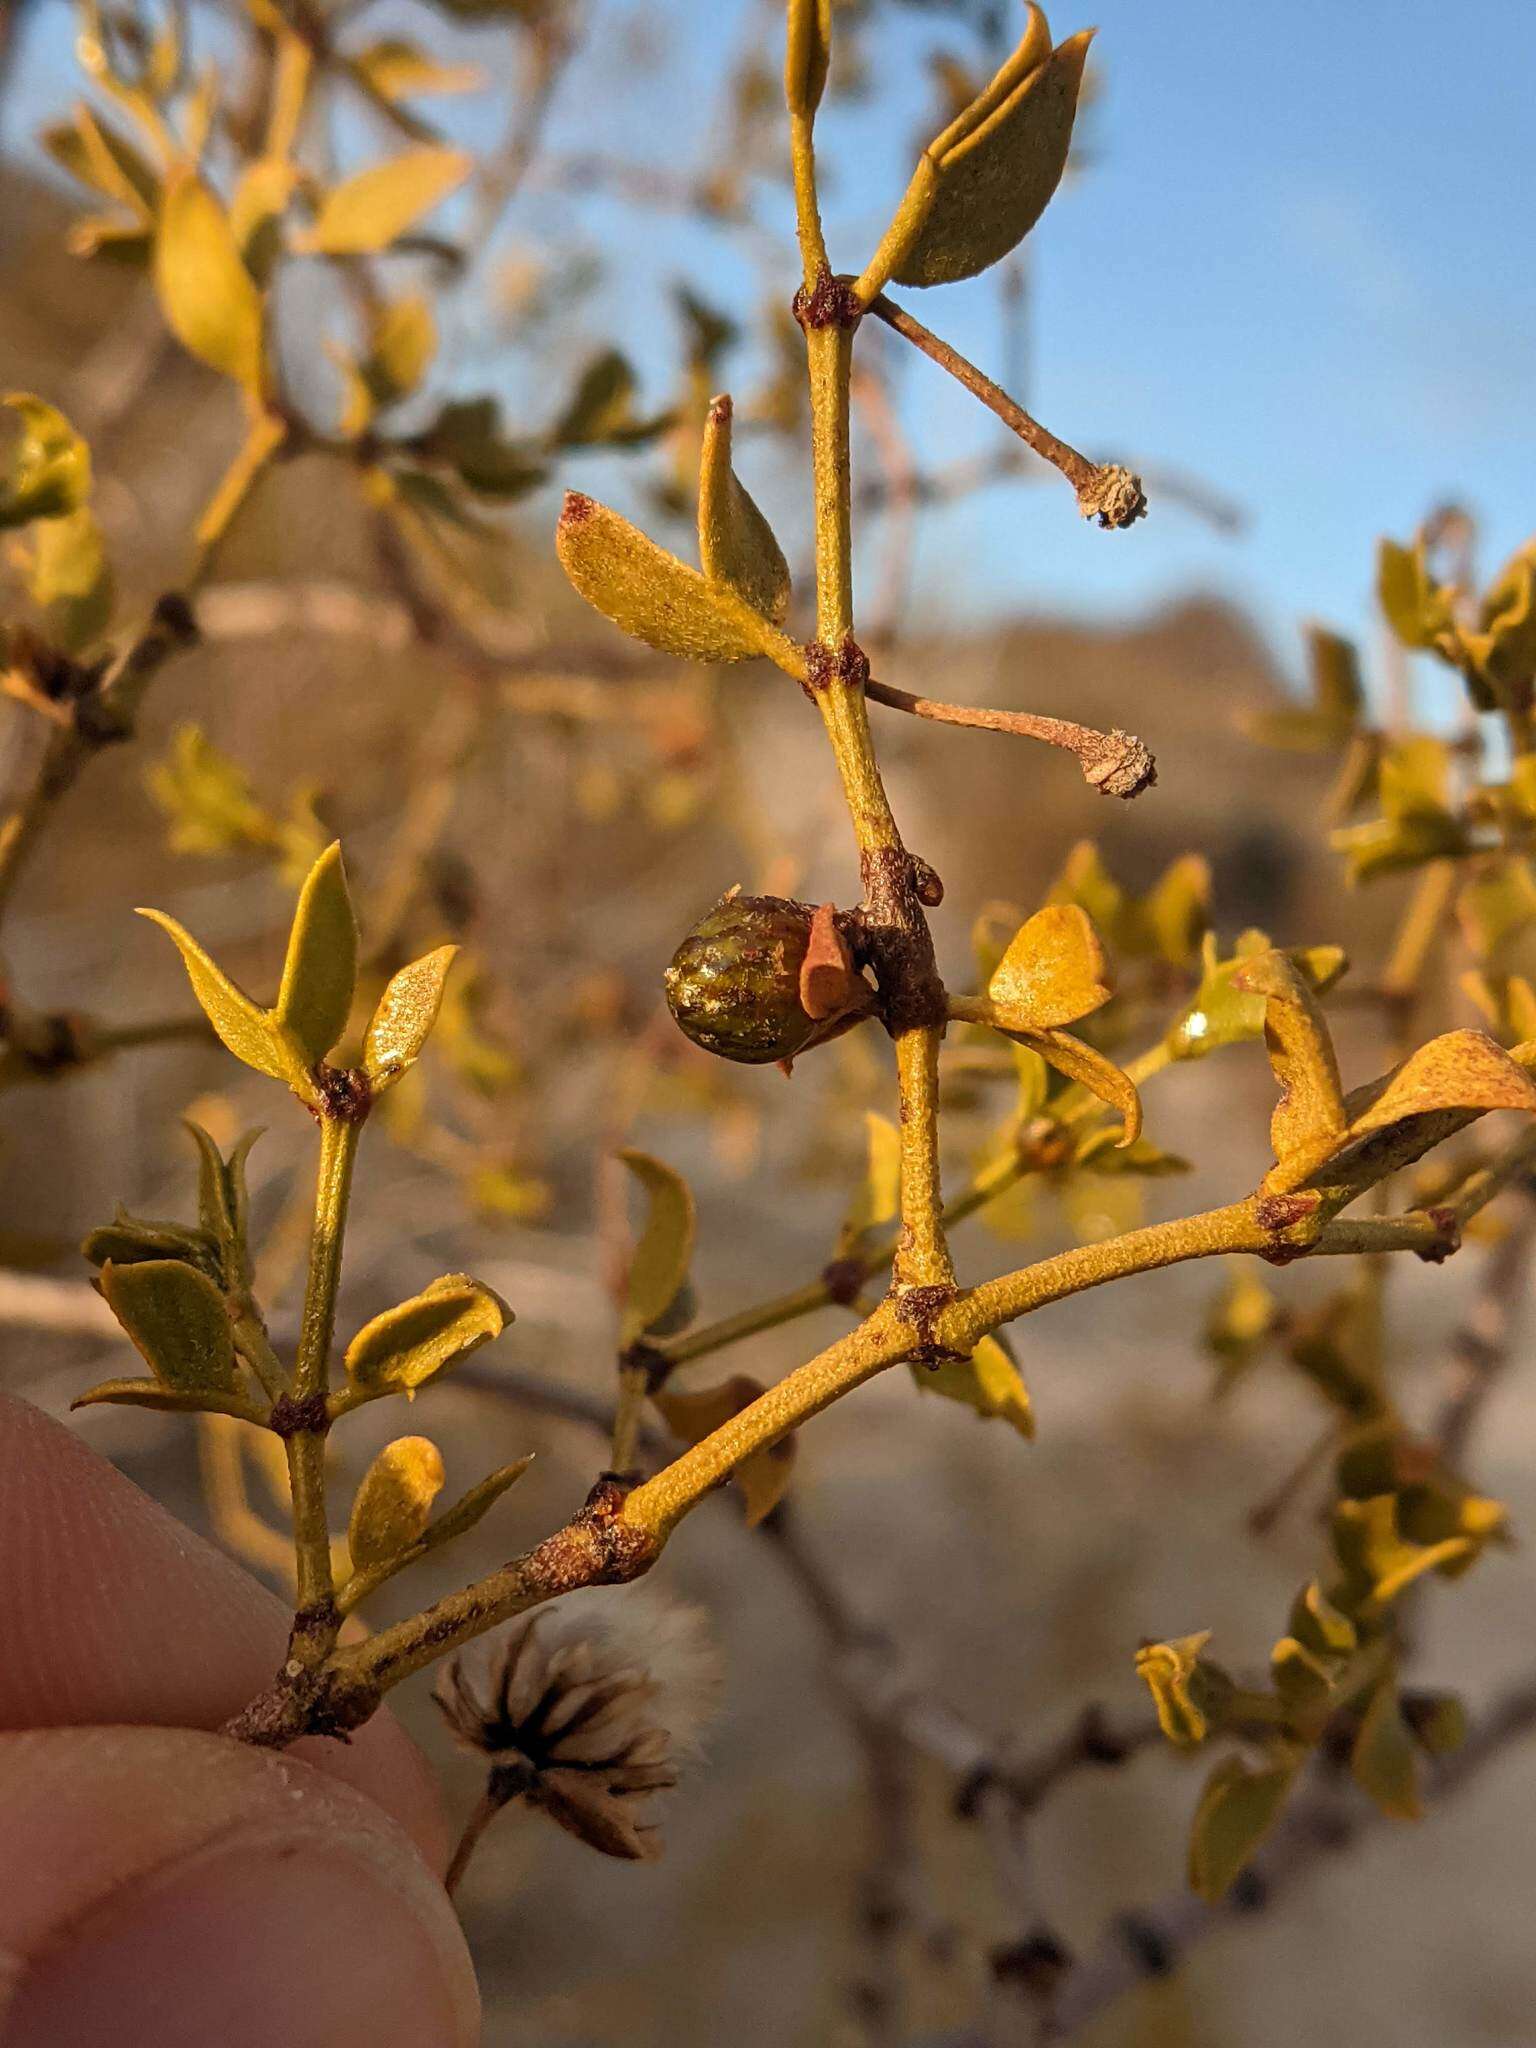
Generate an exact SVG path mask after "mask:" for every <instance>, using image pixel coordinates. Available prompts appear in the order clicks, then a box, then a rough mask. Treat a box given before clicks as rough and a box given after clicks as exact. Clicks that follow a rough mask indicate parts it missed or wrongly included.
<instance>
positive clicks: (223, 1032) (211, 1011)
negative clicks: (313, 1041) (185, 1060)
mask: <svg viewBox="0 0 1536 2048" xmlns="http://www.w3.org/2000/svg"><path fill="white" fill-rule="evenodd" d="M139 916H140V917H147V918H149V919H150V921H151V922H152V923H154V924H157V925H159V927H160V929H161V930H162V931H163V932H166V933H168V934H169V936H170V938H171V939H172V940H173V942H174V943H175V945H176V948H177V950H178V951H179V953H180V954H181V958H182V964H183V965H184V966H185V968H186V970H187V978H188V980H189V981H190V982H191V984H192V993H193V995H195V996H196V997H197V1000H198V1002H199V1003H200V1004H201V1005H202V1008H203V1014H204V1015H205V1016H206V1017H207V1019H208V1022H209V1023H210V1024H211V1025H212V1026H213V1028H214V1030H215V1031H216V1032H217V1033H218V1035H219V1037H220V1038H221V1039H222V1040H223V1042H224V1044H225V1045H226V1046H227V1047H228V1049H229V1050H230V1051H231V1052H232V1053H233V1054H234V1056H235V1058H236V1059H237V1060H243V1061H244V1063H245V1065H246V1066H248V1067H254V1068H255V1069H256V1071H257V1073H258V1074H270V1075H271V1076H272V1078H273V1080H275V1081H286V1082H287V1083H288V1085H289V1087H290V1088H297V1089H299V1090H300V1092H303V1091H305V1090H306V1089H307V1087H308V1075H307V1071H306V1064H305V1061H304V1060H303V1058H302V1057H301V1055H300V1053H299V1050H298V1048H297V1046H296V1045H295V1044H294V1043H293V1041H292V1040H291V1039H290V1038H289V1037H288V1036H287V1034H286V1033H285V1032H284V1031H282V1030H281V1029H280V1028H279V1026H278V1024H277V1020H276V1019H275V1018H274V1017H273V1016H272V1014H271V1012H270V1011H268V1010H263V1009H262V1008H261V1006H260V1005H259V1004H257V1003H253V1002H252V1001H251V999H250V997H249V996H248V995H246V994H245V993H244V992H243V991H242V990H241V989H238V988H236V986H235V984H234V983H233V982H232V981H231V980H230V979H229V976H228V975H227V974H225V972H224V970H223V969H222V968H221V967H218V966H216V965H215V964H214V962H213V961H212V960H211V959H210V958H209V957H208V955H207V954H206V953H205V952H204V951H203V949H202V947H201V946H200V945H199V944H198V943H197V941H196V939H194V938H193V936H192V934H191V933H190V932H189V931H187V930H186V929H185V928H184V927H183V926H181V925H179V924H178V923H177V922H176V920H175V918H174V917H167V916H166V914H165V912H164V911H162V910H140V912H139Z"/></svg>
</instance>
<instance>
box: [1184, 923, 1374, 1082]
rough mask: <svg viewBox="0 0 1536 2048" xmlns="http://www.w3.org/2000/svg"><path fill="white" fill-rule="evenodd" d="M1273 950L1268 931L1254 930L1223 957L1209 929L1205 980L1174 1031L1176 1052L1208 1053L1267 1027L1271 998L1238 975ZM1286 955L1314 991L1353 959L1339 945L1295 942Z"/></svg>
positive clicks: (1198, 1055) (1204, 952)
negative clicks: (1246, 984) (1243, 983)
mask: <svg viewBox="0 0 1536 2048" xmlns="http://www.w3.org/2000/svg"><path fill="white" fill-rule="evenodd" d="M1270 950H1271V948H1270V943H1269V940H1268V939H1267V938H1266V937H1265V935H1264V933H1263V932H1260V931H1248V932H1244V933H1243V934H1242V936H1241V937H1240V938H1239V939H1238V941H1237V944H1236V946H1235V948H1234V950H1233V954H1232V957H1231V958H1230V959H1228V960H1222V959H1220V958H1219V957H1218V953H1217V947H1216V939H1215V935H1214V933H1211V932H1207V934H1206V936H1205V939H1204V942H1203V945H1202V948H1201V963H1202V972H1201V978H1200V986H1199V988H1198V989H1197V990H1196V991H1195V994H1194V997H1193V999H1192V1000H1191V1001H1190V1002H1189V1004H1188V1005H1187V1006H1186V1007H1185V1009H1184V1010H1183V1011H1182V1012H1181V1013H1180V1014H1179V1016H1178V1017H1177V1018H1176V1019H1175V1020H1174V1022H1173V1024H1172V1026H1171V1027H1170V1029H1169V1032H1168V1038H1167V1045H1168V1050H1169V1053H1170V1055H1171V1057H1172V1058H1174V1059H1176V1060H1193V1059H1203V1058H1204V1056H1205V1055H1206V1054H1207V1053H1209V1052H1215V1051H1216V1050H1217V1049H1218V1048H1219V1047H1221V1046H1225V1045H1236V1044H1238V1043H1240V1042H1241V1041H1242V1040H1244V1039H1247V1038H1257V1037H1258V1036H1259V1034H1260V1032H1261V1031H1262V1030H1263V1029H1264V1015H1265V1010H1266V1008H1267V1004H1266V1000H1265V998H1264V997H1263V996H1262V995H1261V994H1259V993H1258V992H1257V991H1250V990H1248V989H1245V988H1243V987H1242V986H1241V985H1240V983H1239V982H1238V980H1237V976H1238V973H1239V971H1240V970H1241V968H1242V966H1243V964H1244V962H1245V961H1248V960H1251V959H1254V958H1255V957H1256V956H1257V955H1258V954H1261V953H1267V952H1269V951H1270ZM1285 957H1286V958H1287V960H1289V961H1290V963H1291V965H1292V967H1294V968H1295V970H1296V972H1297V973H1298V974H1299V975H1300V976H1301V978H1302V980H1303V981H1304V982H1305V983H1306V985H1307V987H1308V988H1310V989H1311V990H1312V992H1313V994H1314V995H1321V994H1323V993H1324V992H1325V991H1326V990H1328V989H1330V988H1331V987H1332V986H1333V984H1334V983H1335V982H1336V981H1337V980H1338V978H1339V976H1340V975H1341V974H1342V973H1343V972H1344V970H1345V968H1346V967H1347V966H1348V964H1349V963H1348V961H1347V960H1346V958H1345V956H1344V953H1343V951H1342V950H1341V948H1339V947H1338V946H1291V947H1288V948H1287V949H1286V954H1285Z"/></svg>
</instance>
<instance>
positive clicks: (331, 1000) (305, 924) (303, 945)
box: [274, 840, 357, 1067]
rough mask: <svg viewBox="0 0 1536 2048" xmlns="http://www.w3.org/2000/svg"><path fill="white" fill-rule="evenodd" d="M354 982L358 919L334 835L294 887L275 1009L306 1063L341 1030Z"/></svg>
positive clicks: (323, 1052)
mask: <svg viewBox="0 0 1536 2048" xmlns="http://www.w3.org/2000/svg"><path fill="white" fill-rule="evenodd" d="M356 986H357V918H356V916H355V915H354V914H353V910H352V898H351V895H350V893H349V892H348V889H347V871H346V868H345V867H344V866H343V864H342V858H341V845H340V842H339V841H334V840H333V841H332V843H331V844H330V845H329V846H328V847H327V848H326V849H325V851H324V853H322V854H321V856H320V858H319V859H318V860H317V861H316V862H315V864H314V866H313V867H312V868H311V869H310V871H309V874H308V875H307V877H306V878H305V882H304V886H303V888H302V889H301V890H300V891H299V901H298V907H297V908H296V909H295V911H294V913H293V925H292V928H291V930H290V931H289V934H288V957H287V959H286V960H285V961H284V962H283V980H282V986H281V987H280V988H279V990H278V992H277V1007H276V1010H275V1011H274V1016H275V1019H276V1022H277V1025H278V1027H279V1029H280V1030H282V1031H283V1032H284V1033H285V1034H286V1035H287V1036H288V1037H289V1039H291V1041H292V1042H293V1044H294V1045H296V1046H297V1047H298V1050H299V1053H300V1056H301V1057H302V1059H303V1062H304V1064H305V1066H306V1067H313V1066H317V1065H318V1064H319V1062H320V1061H321V1060H323V1059H324V1058H325V1055H326V1054H327V1053H328V1052H329V1051H330V1049H331V1047H332V1046H333V1045H334V1044H335V1043H336V1041H337V1039H338V1038H340V1036H341V1034H342V1032H343V1031H345V1030H346V1028H347V1017H348V1015H349V1013H350V1012H351V1008H352V994H353V990H354V989H355V988H356Z"/></svg>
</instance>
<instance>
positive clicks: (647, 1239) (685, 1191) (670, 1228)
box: [619, 1150, 693, 1346]
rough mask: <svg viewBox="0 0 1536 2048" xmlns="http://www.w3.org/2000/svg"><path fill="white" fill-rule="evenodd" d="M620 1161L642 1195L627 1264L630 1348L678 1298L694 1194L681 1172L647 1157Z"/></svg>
mask: <svg viewBox="0 0 1536 2048" xmlns="http://www.w3.org/2000/svg"><path fill="white" fill-rule="evenodd" d="M619 1157H620V1158H621V1159H622V1160H623V1162H624V1164H625V1165H626V1166H627V1167H628V1168H629V1170H630V1172H631V1173H632V1174H633V1175H634V1176H635V1178H636V1180H638V1181H639V1183H640V1185H641V1187H642V1188H643V1189H644V1190H645V1224H644V1227H643V1228H642V1230H641V1232H640V1240H639V1243H638V1244H637V1245H636V1246H635V1251H634V1256H633V1258H632V1259H631V1260H630V1262H629V1274H628V1277H627V1279H626V1281H625V1284H624V1309H623V1314H622V1316H621V1318H620V1323H619V1343H620V1345H621V1346H624V1345H629V1344H633V1343H634V1342H635V1341H636V1339H637V1338H639V1337H642V1336H644V1334H645V1332H646V1331H647V1330H649V1329H650V1328H651V1327H652V1326H653V1324H655V1323H658V1322H660V1320H661V1319H662V1317H663V1316H664V1315H665V1314H666V1312H667V1310H668V1309H669V1308H670V1307H671V1306H672V1304H673V1302H674V1301H675V1300H676V1299H677V1297H678V1295H679V1294H680V1293H681V1291H682V1288H683V1285H684V1282H685V1281H686V1280H687V1278H688V1266H689V1262H690V1260H691V1259H692V1257H693V1193H692V1190H691V1189H690V1188H689V1186H688V1183H687V1181H685V1180H684V1179H683V1177H682V1175H681V1174H680V1173H677V1172H674V1170H673V1169H672V1168H671V1167H670V1166H665V1165H663V1163H662V1162H661V1160H659V1159H653V1158H652V1157H651V1155H650V1154H649V1153H648V1152H636V1151H633V1150H626V1151H623V1152H620V1154H619Z"/></svg>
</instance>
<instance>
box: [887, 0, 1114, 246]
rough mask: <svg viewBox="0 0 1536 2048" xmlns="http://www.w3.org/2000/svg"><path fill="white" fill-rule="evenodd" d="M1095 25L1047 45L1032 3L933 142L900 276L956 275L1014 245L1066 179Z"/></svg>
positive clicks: (917, 189) (911, 203) (920, 177)
mask: <svg viewBox="0 0 1536 2048" xmlns="http://www.w3.org/2000/svg"><path fill="white" fill-rule="evenodd" d="M1092 40H1093V30H1092V29H1085V30H1082V31H1081V32H1080V33H1079V34H1077V35H1075V36H1071V37H1069V38H1068V39H1067V41H1066V42H1064V43H1062V44H1061V45H1060V46H1059V47H1058V48H1057V49H1055V50H1052V49H1051V47H1050V30H1049V29H1048V27H1047V26H1046V21H1045V16H1044V15H1043V14H1042V13H1041V11H1040V9H1039V8H1038V7H1035V6H1033V5H1032V6H1031V7H1030V10H1029V26H1028V28H1027V29H1026V31H1025V34H1024V39H1023V41H1022V42H1021V43H1020V44H1019V46H1018V48H1017V49H1016V50H1015V51H1014V53H1013V55H1012V57H1010V58H1009V60H1008V62H1007V63H1006V64H1005V65H1004V66H1003V68H1002V69H1001V70H1000V71H999V72H998V73H997V75H996V77H995V78H994V79H993V80H992V82H991V84H990V85H989V86H987V88H986V89H985V91H983V92H982V93H980V94H979V95H978V96H977V98H976V99H974V100H973V101H972V102H971V104H970V106H968V107H967V108H966V109H965V110H964V112H963V113H961V114H960V115H958V116H957V117H956V119H955V120H953V121H952V122H951V123H950V125H949V126H948V127H947V128H946V129H945V130H944V131H943V133H942V134H941V135H939V136H937V137H936V138H935V139H934V141H933V142H931V143H930V144H929V146H928V148H927V150H926V151H925V152H924V155H923V159H922V161H921V163H920V164H919V166H918V171H917V173H916V174H915V176H914V179H913V183H912V186H910V187H909V188H908V196H907V199H906V201H905V202H904V207H911V208H913V210H914V211H917V210H918V209H921V219H922V225H921V227H920V228H919V229H918V231H917V234H916V236H915V237H914V238H913V239H912V240H911V241H910V243H909V244H908V246H907V248H906V250H905V253H904V254H903V255H902V257H901V259H900V261H899V262H898V263H897V266H896V271H895V275H896V278H897V281H898V282H899V283H902V284H911V285H935V284H953V283H954V282H956V281H957V280H958V279H960V278H965V277H975V276H977V275H978V274H979V273H980V272H981V271H983V270H986V269H989V268H990V266H991V265H992V264H994V263H998V262H1001V260H1002V259H1003V257H1005V256H1006V255H1008V254H1009V252H1010V251H1011V250H1013V249H1015V248H1016V247H1017V246H1018V244H1019V243H1020V242H1021V241H1023V239H1024V237H1025V236H1026V235H1027V234H1028V233H1029V231H1030V229H1031V228H1032V227H1033V226H1034V225H1035V223H1036V221H1038V220H1039V218H1040V216H1041V214H1042V213H1044V211H1045V209H1046V207H1047V205H1048V204H1049V203H1050V200H1051V198H1052V196H1053V194H1054V193H1055V190H1056V187H1057V186H1058V185H1059V184H1060V183H1061V177H1062V173H1063V171H1065V169H1066V167H1067V156H1068V153H1069V151H1070V150H1071V146H1072V127H1073V123H1074V121H1075V120H1076V118H1077V103H1078V97H1079V94H1080V92H1081V90H1082V83H1083V69H1084V66H1085V65H1086V63H1087V61H1088V45H1089V44H1090V42H1092Z"/></svg>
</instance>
